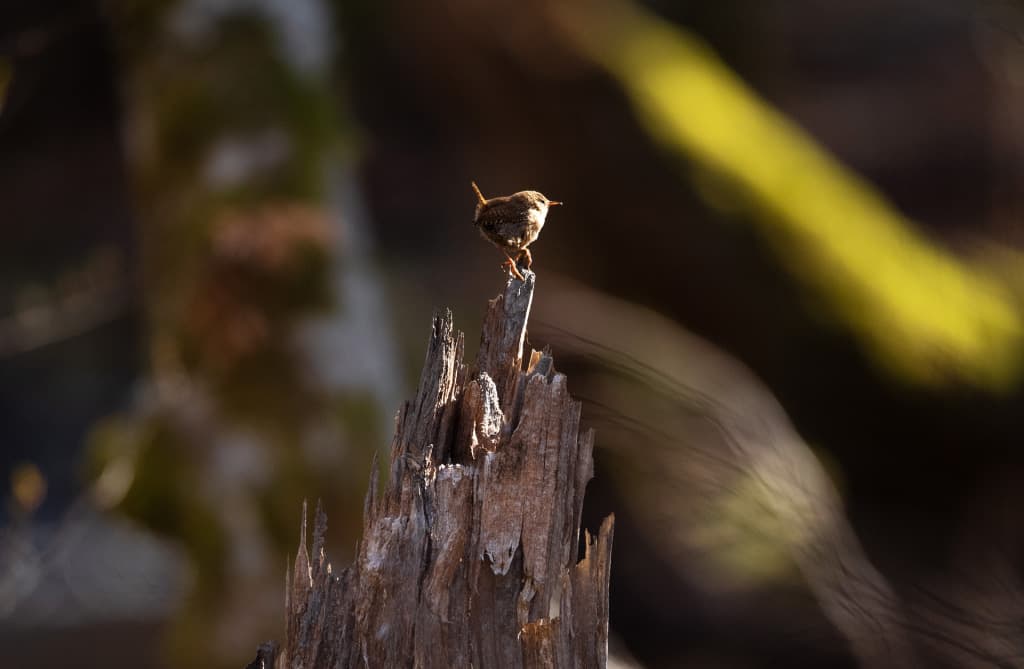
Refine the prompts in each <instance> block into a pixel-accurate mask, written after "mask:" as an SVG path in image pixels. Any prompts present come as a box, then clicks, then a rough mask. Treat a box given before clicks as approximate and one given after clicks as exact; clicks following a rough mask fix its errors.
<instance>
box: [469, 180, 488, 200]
mask: <svg viewBox="0 0 1024 669" xmlns="http://www.w3.org/2000/svg"><path fill="white" fill-rule="evenodd" d="M469 185H470V186H472V187H473V192H474V193H476V199H477V200H479V201H480V204H485V203H486V202H487V198H485V197H484V194H483V193H481V192H480V189H479V188H477V185H476V182H475V181H470V182H469Z"/></svg>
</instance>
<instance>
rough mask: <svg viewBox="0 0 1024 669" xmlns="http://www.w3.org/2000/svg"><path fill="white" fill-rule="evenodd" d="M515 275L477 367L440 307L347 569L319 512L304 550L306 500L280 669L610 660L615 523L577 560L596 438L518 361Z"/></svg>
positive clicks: (555, 376) (492, 314)
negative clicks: (329, 546)
mask: <svg viewBox="0 0 1024 669" xmlns="http://www.w3.org/2000/svg"><path fill="white" fill-rule="evenodd" d="M524 277H525V280H524V281H520V280H517V279H514V278H510V279H509V281H508V283H507V285H506V287H505V291H504V294H502V295H499V296H498V297H497V298H495V299H494V300H491V302H490V304H489V308H488V311H487V315H486V317H485V320H484V323H483V329H482V335H481V343H480V351H479V354H478V356H477V359H476V362H475V364H474V366H473V368H472V369H467V367H466V365H465V364H464V363H463V350H464V348H463V343H464V338H463V335H462V333H461V332H456V331H454V329H453V326H452V317H451V313H450V312H449V311H447V310H446V311H445V312H444V313H442V314H440V315H437V316H435V318H434V323H433V331H432V333H431V337H430V343H429V346H428V348H427V355H426V360H425V361H424V365H423V372H422V376H421V378H420V383H419V389H418V391H417V393H416V397H415V398H414V399H413V400H412V401H409V402H406V403H405V404H404V405H403V406H402V407H401V409H400V410H399V412H398V416H397V420H396V431H395V436H394V439H393V441H392V449H391V462H390V468H389V475H388V477H387V483H386V485H385V486H384V490H383V491H381V492H380V493H379V494H378V490H377V487H378V473H377V463H376V461H375V462H374V465H373V472H372V474H371V476H370V490H369V492H368V493H367V496H366V502H365V506H364V519H363V523H364V524H363V539H362V541H361V542H360V544H359V547H358V551H357V558H356V562H355V564H353V565H351V566H349V567H346V568H344V569H342V570H340V571H338V572H335V570H334V569H333V568H332V566H331V565H330V563H329V562H328V561H327V557H326V556H325V554H324V549H323V546H324V536H325V533H326V530H327V518H326V515H325V514H324V513H323V511H322V510H321V509H320V508H319V507H318V508H317V511H316V517H315V520H314V526H313V546H312V549H313V550H312V556H310V555H309V554H308V553H307V548H306V527H307V523H306V509H305V505H303V513H302V531H301V537H300V542H299V550H298V554H297V556H296V559H295V563H294V567H293V569H292V570H291V573H290V575H288V576H287V583H286V596H285V600H286V604H285V607H286V641H285V645H284V648H283V649H282V651H281V652H280V654H278V655H277V656H276V658H274V660H273V661H274V666H276V667H278V668H282V667H289V668H296V669H299V668H302V669H307V668H313V667H316V668H320V667H331V668H334V667H402V666H405V667H470V666H472V667H496V668H500V669H506V668H516V667H524V668H525V667H587V668H590V667H604V666H605V665H606V662H607V645H608V577H609V573H610V564H611V544H612V532H613V522H614V521H613V518H612V517H609V518H607V519H605V521H604V523H602V525H601V528H600V531H599V533H598V535H597V537H596V538H593V537H591V536H590V534H589V533H587V534H586V538H585V541H584V545H585V554H584V557H583V559H582V560H580V561H579V562H577V558H578V556H579V524H580V514H581V510H582V507H583V495H584V489H585V487H586V484H587V482H588V481H589V480H590V478H591V477H592V476H593V459H592V449H593V443H594V437H593V432H592V431H589V430H588V431H587V432H585V433H583V434H582V435H581V434H580V433H579V420H580V404H579V403H578V402H576V401H574V400H573V399H572V398H571V397H570V395H569V391H568V389H567V383H566V378H565V376H564V375H562V374H559V373H558V372H556V371H555V369H554V365H553V360H552V358H551V356H550V355H549V354H548V353H544V352H538V351H533V352H532V354H531V356H530V359H529V364H528V365H527V368H526V370H525V371H524V370H523V364H522V362H523V341H524V337H525V334H526V324H527V320H528V318H529V313H530V306H531V303H532V299H533V290H534V285H535V281H536V277H535V275H534V274H533V273H531V272H524ZM261 653H263V655H261V656H260V657H262V658H263V661H264V662H266V661H267V658H268V653H269V656H273V648H272V647H271V646H269V645H267V644H265V645H264V646H263V647H262V648H261ZM260 657H258V658H257V659H258V660H259V659H260ZM266 666H270V665H269V664H267V665H266Z"/></svg>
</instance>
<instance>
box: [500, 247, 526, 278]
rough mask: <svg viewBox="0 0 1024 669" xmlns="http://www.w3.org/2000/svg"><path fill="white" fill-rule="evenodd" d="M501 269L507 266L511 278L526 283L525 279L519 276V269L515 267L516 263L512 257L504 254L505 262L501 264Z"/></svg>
mask: <svg viewBox="0 0 1024 669" xmlns="http://www.w3.org/2000/svg"><path fill="white" fill-rule="evenodd" d="M501 266H502V267H505V266H508V271H509V273H510V274H512V276H514V277H515V278H517V279H519V280H520V281H526V278H525V277H524V276H523V275H522V274H520V272H519V267H517V266H516V261H515V260H513V259H512V256H510V255H509V254H507V253H506V254H505V262H503V263H502V264H501Z"/></svg>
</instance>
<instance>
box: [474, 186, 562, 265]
mask: <svg viewBox="0 0 1024 669" xmlns="http://www.w3.org/2000/svg"><path fill="white" fill-rule="evenodd" d="M470 185H471V186H472V187H473V192H474V193H476V197H477V204H476V213H475V214H474V216H473V225H475V226H476V227H477V229H478V230H480V234H481V235H482V236H483V238H484V239H486V240H487V241H489V242H491V243H492V244H494V245H495V246H497V247H498V248H499V249H501V251H502V253H504V254H505V262H504V263H502V267H508V270H509V272H510V273H511V274H512V276H514V277H516V278H517V279H519V280H520V281H523V280H524V279H523V275H522V273H520V271H519V260H520V259H522V258H524V257H525V258H526V269H529V268H530V265H532V264H533V256H531V255H530V249H528V248H527V247H528V246H529V245H530V244H532V243H533V242H535V241H536V240H537V236H538V235H540V230H541V228H543V227H544V219H545V218H547V215H548V208H549V207H554V206H556V205H560V204H562V203H561V202H557V201H555V200H549V199H548V198H547V197H546V196H545V195H544V194H543V193H539V192H537V191H535V190H523V191H519V192H518V193H513V194H512V195H505V196H502V197H492V198H490V199H488V198H486V197H484V196H483V193H481V192H480V189H479V188H478V187H477V185H476V182H474V181H471V182H470Z"/></svg>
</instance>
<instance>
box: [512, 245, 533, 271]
mask: <svg viewBox="0 0 1024 669" xmlns="http://www.w3.org/2000/svg"><path fill="white" fill-rule="evenodd" d="M524 256H525V257H526V269H530V267H531V266H532V265H533V256H532V255H530V249H523V250H522V251H520V252H519V255H518V256H517V257H516V262H518V261H519V259H520V258H522V257H524Z"/></svg>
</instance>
